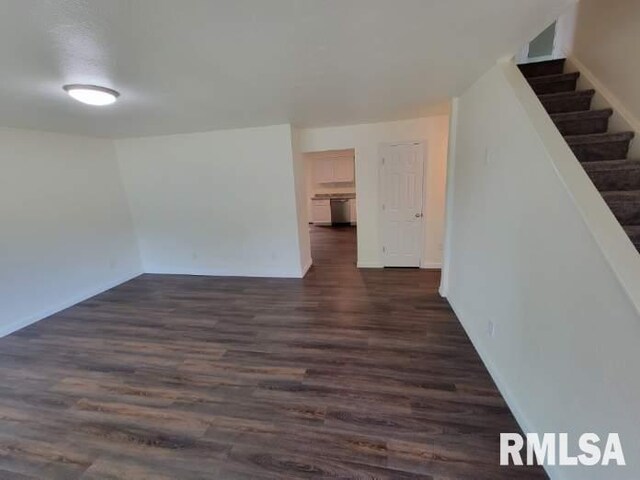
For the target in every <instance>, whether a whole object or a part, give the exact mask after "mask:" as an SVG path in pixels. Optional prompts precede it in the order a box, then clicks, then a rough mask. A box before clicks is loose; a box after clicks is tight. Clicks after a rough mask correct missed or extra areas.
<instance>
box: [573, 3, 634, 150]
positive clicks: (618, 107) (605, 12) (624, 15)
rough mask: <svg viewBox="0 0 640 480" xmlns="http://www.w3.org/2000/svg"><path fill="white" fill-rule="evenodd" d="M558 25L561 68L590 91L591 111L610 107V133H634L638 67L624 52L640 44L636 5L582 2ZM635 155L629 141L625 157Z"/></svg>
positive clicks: (626, 52) (632, 56) (579, 84)
mask: <svg viewBox="0 0 640 480" xmlns="http://www.w3.org/2000/svg"><path fill="white" fill-rule="evenodd" d="M561 21H562V23H561V25H560V26H561V27H562V31H563V32H564V38H563V39H562V42H563V45H562V46H563V49H564V51H565V53H566V55H567V57H568V60H569V61H568V62H567V69H568V70H569V71H580V73H581V76H580V79H579V81H578V88H580V89H587V88H593V89H595V90H596V95H595V97H594V99H593V105H592V108H607V107H611V108H613V110H614V113H613V116H612V117H611V120H610V122H609V127H610V130H611V131H622V130H632V131H635V132H636V133H640V90H639V89H638V87H637V84H638V80H639V79H640V64H639V63H638V62H637V61H636V59H635V56H634V55H630V54H629V52H633V51H634V50H635V49H636V48H637V45H638V43H639V42H640V29H638V24H639V22H640V4H639V3H638V2H637V1H635V0H619V1H616V2H601V1H599V0H595V1H594V0H582V1H580V2H579V3H578V4H577V5H576V6H575V7H574V8H573V9H571V10H570V11H569V12H567V14H565V15H563V17H561ZM594 32H595V33H594ZM638 156H640V142H639V141H638V140H635V141H633V142H632V144H631V149H630V157H634V158H636V157H638Z"/></svg>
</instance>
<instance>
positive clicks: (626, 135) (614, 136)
mask: <svg viewBox="0 0 640 480" xmlns="http://www.w3.org/2000/svg"><path fill="white" fill-rule="evenodd" d="M634 135H635V134H634V133H633V132H615V133H591V134H588V135H567V136H565V137H564V138H565V140H566V141H567V143H568V144H569V145H585V144H593V143H608V142H624V141H629V140H631V139H633V137H634Z"/></svg>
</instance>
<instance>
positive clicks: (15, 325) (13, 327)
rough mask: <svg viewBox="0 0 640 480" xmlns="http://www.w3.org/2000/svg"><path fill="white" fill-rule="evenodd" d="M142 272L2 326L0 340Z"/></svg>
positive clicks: (95, 288)
mask: <svg viewBox="0 0 640 480" xmlns="http://www.w3.org/2000/svg"><path fill="white" fill-rule="evenodd" d="M142 273H143V272H133V273H129V274H127V275H124V276H122V277H120V278H118V279H116V280H112V281H110V282H107V283H104V284H102V285H100V286H98V287H94V288H91V289H89V290H86V291H84V292H82V293H81V294H78V295H74V296H73V297H71V298H68V299H66V300H63V301H61V302H60V303H58V304H57V305H55V306H53V307H51V308H47V309H46V310H41V311H39V312H38V313H35V314H33V315H29V316H28V317H26V318H22V319H19V320H16V321H14V322H11V323H9V324H7V325H3V326H1V327H0V338H1V337H6V336H7V335H10V334H12V333H13V332H17V331H18V330H21V329H23V328H24V327H27V326H29V325H31V324H33V323H36V322H38V321H40V320H43V319H45V318H47V317H50V316H51V315H55V314H56V313H58V312H61V311H62V310H65V309H67V308H69V307H73V306H74V305H76V304H78V303H80V302H83V301H85V300H87V299H89V298H91V297H95V296H96V295H98V294H100V293H102V292H106V291H107V290H110V289H112V288H114V287H117V286H118V285H121V284H123V283H125V282H128V281H129V280H132V279H134V278H136V277H138V276H140V275H142Z"/></svg>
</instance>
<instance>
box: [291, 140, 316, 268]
mask: <svg viewBox="0 0 640 480" xmlns="http://www.w3.org/2000/svg"><path fill="white" fill-rule="evenodd" d="M291 152H292V155H293V174H294V179H295V188H296V214H297V221H298V248H299V249H300V266H301V269H302V275H303V276H304V274H305V273H306V271H307V270H309V267H311V263H312V259H311V237H310V236H309V218H310V215H309V213H310V212H309V209H308V202H309V201H308V198H309V190H308V187H309V184H308V178H309V175H308V164H307V160H306V158H305V157H304V154H303V152H302V149H301V147H300V130H298V129H297V128H292V129H291Z"/></svg>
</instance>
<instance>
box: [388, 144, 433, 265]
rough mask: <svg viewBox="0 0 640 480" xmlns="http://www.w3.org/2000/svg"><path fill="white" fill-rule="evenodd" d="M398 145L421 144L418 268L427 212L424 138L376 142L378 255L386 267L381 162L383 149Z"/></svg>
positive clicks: (426, 162)
mask: <svg viewBox="0 0 640 480" xmlns="http://www.w3.org/2000/svg"><path fill="white" fill-rule="evenodd" d="M399 145H421V146H422V205H421V207H420V209H421V213H422V217H421V220H422V228H421V229H420V245H421V249H420V261H419V265H418V268H424V254H425V251H426V246H425V244H424V242H425V238H426V227H427V213H426V208H425V201H426V198H427V181H426V179H427V168H428V165H429V162H428V160H429V153H428V150H427V147H428V142H427V141H426V140H403V141H400V142H382V143H379V144H378V215H379V216H378V238H379V240H380V243H379V247H380V248H379V255H380V257H379V258H380V265H381V266H382V268H385V267H387V265H386V255H385V252H384V251H383V248H384V216H385V210H384V208H383V205H384V198H385V191H384V164H383V161H382V160H383V158H384V157H383V155H384V153H385V150H386V149H388V148H389V147H394V146H399ZM390 268H393V267H390Z"/></svg>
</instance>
